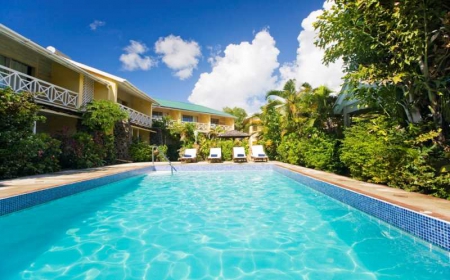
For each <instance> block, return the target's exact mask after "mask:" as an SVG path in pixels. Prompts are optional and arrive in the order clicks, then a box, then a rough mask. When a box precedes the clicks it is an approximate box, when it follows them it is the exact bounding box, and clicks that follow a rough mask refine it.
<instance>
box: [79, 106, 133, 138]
mask: <svg viewBox="0 0 450 280" xmlns="http://www.w3.org/2000/svg"><path fill="white" fill-rule="evenodd" d="M127 118H128V113H127V112H125V111H124V110H122V109H121V108H120V106H119V105H118V104H117V103H114V102H112V101H109V100H93V101H92V102H90V103H89V104H88V105H87V106H86V111H85V112H84V113H83V120H82V124H83V125H85V126H86V127H88V128H89V129H90V130H91V131H101V132H104V133H108V134H111V133H112V131H113V129H114V125H115V123H116V122H118V121H122V120H124V119H127Z"/></svg>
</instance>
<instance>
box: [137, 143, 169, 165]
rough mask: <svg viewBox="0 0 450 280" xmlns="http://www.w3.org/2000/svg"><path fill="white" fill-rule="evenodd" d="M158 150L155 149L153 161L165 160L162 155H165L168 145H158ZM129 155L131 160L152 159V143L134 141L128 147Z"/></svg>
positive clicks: (142, 160)
mask: <svg viewBox="0 0 450 280" xmlns="http://www.w3.org/2000/svg"><path fill="white" fill-rule="evenodd" d="M158 150H159V151H155V158H154V159H155V161H166V159H165V158H164V155H166V156H167V151H168V147H167V146H166V145H160V146H158ZM130 156H131V159H132V160H133V161H137V162H145V161H152V145H150V144H148V143H146V142H142V141H135V142H134V143H133V144H132V145H131V147H130Z"/></svg>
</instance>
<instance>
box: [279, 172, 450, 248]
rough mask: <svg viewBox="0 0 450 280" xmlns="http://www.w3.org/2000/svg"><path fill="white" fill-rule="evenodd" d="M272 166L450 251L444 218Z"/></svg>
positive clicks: (292, 177)
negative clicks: (440, 218)
mask: <svg viewBox="0 0 450 280" xmlns="http://www.w3.org/2000/svg"><path fill="white" fill-rule="evenodd" d="M273 169H274V170H275V171H277V172H279V173H281V174H283V175H285V176H287V177H289V178H291V179H294V180H295V181H297V182H299V183H301V184H303V185H306V186H308V187H310V188H312V189H314V190H316V191H319V192H321V193H323V194H325V195H328V196H330V197H332V198H334V199H336V200H338V201H341V202H343V203H345V204H347V205H350V206H352V207H354V208H356V209H358V210H360V211H362V212H365V213H367V214H369V215H371V216H374V217H376V218H378V219H380V220H382V221H384V222H386V223H388V224H391V225H393V226H395V227H397V228H399V229H401V230H403V231H405V232H407V233H410V234H412V235H414V236H417V237H419V238H421V239H423V240H425V241H427V242H429V243H431V244H434V245H436V246H439V247H441V248H443V249H445V250H447V251H450V223H448V222H446V221H443V220H439V219H436V218H434V217H430V216H426V215H423V214H420V213H418V212H414V211H412V210H409V209H406V208H403V207H400V206H397V205H394V204H391V203H388V202H385V201H382V200H379V199H376V198H372V197H369V196H366V195H363V194H360V193H356V192H354V191H351V190H347V189H344V188H341V187H339V186H336V185H333V184H330V183H327V182H323V181H319V180H317V179H314V178H311V177H308V176H306V175H303V174H300V173H297V172H294V171H291V170H288V169H285V168H283V167H280V166H274V167H273Z"/></svg>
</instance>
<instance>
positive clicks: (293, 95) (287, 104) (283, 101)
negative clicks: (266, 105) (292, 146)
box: [266, 79, 300, 132]
mask: <svg viewBox="0 0 450 280" xmlns="http://www.w3.org/2000/svg"><path fill="white" fill-rule="evenodd" d="M271 97H276V98H277V99H275V100H273V101H272V102H271V106H277V107H279V108H283V110H282V111H281V112H282V114H283V118H284V123H285V125H286V129H287V130H288V132H292V131H295V129H296V128H297V124H298V122H299V119H298V117H299V116H298V113H299V110H298V103H299V100H300V95H299V94H298V92H297V90H296V86H295V80H292V79H291V80H288V81H287V82H286V84H285V85H284V87H283V90H271V91H269V92H267V93H266V100H268V99H270V98H271Z"/></svg>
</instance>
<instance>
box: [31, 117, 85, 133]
mask: <svg viewBox="0 0 450 280" xmlns="http://www.w3.org/2000/svg"><path fill="white" fill-rule="evenodd" d="M39 115H42V116H44V117H45V118H46V121H45V122H44V123H43V122H37V123H36V132H37V133H48V134H50V135H55V134H57V133H60V132H62V131H66V130H67V132H68V133H75V132H76V130H77V122H78V119H77V118H72V117H67V116H62V115H56V114H50V113H46V112H40V113H39Z"/></svg>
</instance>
